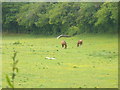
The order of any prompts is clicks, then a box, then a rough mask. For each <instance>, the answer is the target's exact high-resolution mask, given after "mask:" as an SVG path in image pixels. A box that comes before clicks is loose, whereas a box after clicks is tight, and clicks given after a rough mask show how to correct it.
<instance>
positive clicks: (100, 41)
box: [2, 34, 118, 88]
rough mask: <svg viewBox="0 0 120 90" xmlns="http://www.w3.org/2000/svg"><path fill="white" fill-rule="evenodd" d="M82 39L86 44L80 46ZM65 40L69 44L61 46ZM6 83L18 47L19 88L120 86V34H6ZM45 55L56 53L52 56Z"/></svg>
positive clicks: (3, 78)
mask: <svg viewBox="0 0 120 90" xmlns="http://www.w3.org/2000/svg"><path fill="white" fill-rule="evenodd" d="M79 39H82V40H83V45H82V47H76V43H77V41H78V40H79ZM61 40H65V41H66V42H67V44H68V48H67V49H62V48H61V44H60V42H61ZM2 43H3V44H2V45H3V51H2V70H3V71H2V87H6V86H7V82H6V78H5V75H6V74H8V75H11V72H12V70H11V69H12V67H11V64H12V56H13V50H14V49H15V50H16V51H17V52H18V54H17V59H18V60H19V63H18V67H19V73H18V74H17V76H16V78H15V87H16V88H30V87H32V88H96V87H97V88H117V87H118V38H117V35H107V34H104V35H99V34H98V35H94V34H82V35H79V36H75V37H71V38H60V39H56V37H53V36H47V37H45V36H31V35H3V42H2ZM45 57H55V58H56V59H55V60H48V59H45Z"/></svg>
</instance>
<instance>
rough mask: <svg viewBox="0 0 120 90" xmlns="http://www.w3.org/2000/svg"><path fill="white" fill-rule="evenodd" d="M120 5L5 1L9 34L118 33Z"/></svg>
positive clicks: (4, 18) (4, 26) (5, 24)
mask: <svg viewBox="0 0 120 90" xmlns="http://www.w3.org/2000/svg"><path fill="white" fill-rule="evenodd" d="M117 29H118V3H117V2H34V3H33V2H3V3H2V30H3V32H7V33H30V34H44V35H57V34H68V35H77V34H80V33H107V32H111V33H117Z"/></svg>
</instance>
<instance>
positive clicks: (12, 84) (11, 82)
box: [6, 50, 18, 88]
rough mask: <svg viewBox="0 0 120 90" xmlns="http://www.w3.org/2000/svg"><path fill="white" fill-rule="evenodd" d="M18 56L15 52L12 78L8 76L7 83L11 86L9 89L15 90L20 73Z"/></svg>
mask: <svg viewBox="0 0 120 90" xmlns="http://www.w3.org/2000/svg"><path fill="white" fill-rule="evenodd" d="M16 56H17V52H16V51H15V50H14V53H13V57H12V59H13V63H12V75H11V78H10V77H9V76H8V75H6V80H7V83H8V85H9V87H11V88H14V83H15V82H14V81H15V77H16V74H17V73H18V67H17V63H18V60H16Z"/></svg>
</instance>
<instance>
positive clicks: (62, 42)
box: [61, 41, 67, 49]
mask: <svg viewBox="0 0 120 90" xmlns="http://www.w3.org/2000/svg"><path fill="white" fill-rule="evenodd" d="M61 45H62V48H65V49H66V48H67V43H66V42H65V41H61Z"/></svg>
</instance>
